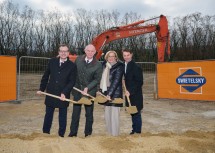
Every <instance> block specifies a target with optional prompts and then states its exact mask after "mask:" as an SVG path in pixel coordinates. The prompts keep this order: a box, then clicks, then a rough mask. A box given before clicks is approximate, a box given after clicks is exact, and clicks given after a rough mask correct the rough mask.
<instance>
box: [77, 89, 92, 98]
mask: <svg viewBox="0 0 215 153" xmlns="http://www.w3.org/2000/svg"><path fill="white" fill-rule="evenodd" d="M73 89H75V90H76V91H78V92H80V93H82V92H83V91H82V90H80V89H78V88H76V87H73ZM86 95H87V96H88V97H90V98H92V99H95V97H93V96H91V95H90V94H88V93H87V94H86Z"/></svg>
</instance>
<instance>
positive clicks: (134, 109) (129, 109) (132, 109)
mask: <svg viewBox="0 0 215 153" xmlns="http://www.w3.org/2000/svg"><path fill="white" fill-rule="evenodd" d="M123 86H124V88H125V91H127V89H126V86H125V82H124V81H123ZM125 96H126V98H127V100H128V107H126V111H127V112H128V113H129V114H135V113H137V112H138V111H137V107H136V106H131V101H130V98H129V96H127V95H125Z"/></svg>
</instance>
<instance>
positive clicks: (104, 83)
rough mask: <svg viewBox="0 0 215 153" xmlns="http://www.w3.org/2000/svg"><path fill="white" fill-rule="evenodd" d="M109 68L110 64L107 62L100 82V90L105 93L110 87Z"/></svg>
mask: <svg viewBox="0 0 215 153" xmlns="http://www.w3.org/2000/svg"><path fill="white" fill-rule="evenodd" d="M111 67H112V66H111V64H110V63H108V62H107V63H106V67H105V69H104V71H103V73H102V78H101V82H100V89H102V92H105V91H107V87H109V86H110V80H109V75H110V69H111Z"/></svg>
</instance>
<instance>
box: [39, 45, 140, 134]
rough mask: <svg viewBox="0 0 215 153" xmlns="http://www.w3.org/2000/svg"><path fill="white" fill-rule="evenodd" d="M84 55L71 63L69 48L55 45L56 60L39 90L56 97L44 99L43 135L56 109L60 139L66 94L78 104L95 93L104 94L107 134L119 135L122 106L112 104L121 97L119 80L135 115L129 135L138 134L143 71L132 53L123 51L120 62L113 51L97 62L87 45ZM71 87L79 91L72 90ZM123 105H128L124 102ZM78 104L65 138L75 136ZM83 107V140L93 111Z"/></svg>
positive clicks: (50, 63) (43, 78) (89, 130)
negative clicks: (134, 108) (57, 48)
mask: <svg viewBox="0 0 215 153" xmlns="http://www.w3.org/2000/svg"><path fill="white" fill-rule="evenodd" d="M84 51H85V54H84V55H82V56H78V57H77V59H76V60H75V62H74V63H73V62H72V61H70V60H69V58H68V56H69V47H68V46H67V45H65V44H62V45H60V46H59V51H58V54H59V55H58V57H57V58H52V59H51V60H50V61H49V63H48V66H47V69H46V71H45V72H44V74H43V76H42V79H41V84H40V88H39V91H37V94H41V92H43V91H45V90H46V92H47V93H50V94H53V95H57V96H59V97H60V98H59V99H57V98H53V97H50V96H46V98H45V105H46V112H45V117H44V122H43V133H47V134H50V130H51V126H52V121H53V115H54V111H55V108H58V109H59V116H58V118H59V130H58V135H59V136H61V137H64V135H65V131H66V125H67V108H68V106H69V102H66V101H65V98H67V99H69V98H70V92H71V91H72V94H73V96H74V101H79V100H80V99H81V98H82V97H83V96H86V95H88V94H89V95H91V96H94V97H95V96H96V93H97V92H98V91H99V92H101V93H102V94H104V95H106V97H107V101H106V102H105V103H101V104H102V105H104V107H105V109H104V111H105V112H104V114H105V115H104V117H105V123H106V129H107V132H108V134H110V135H112V136H118V135H119V134H120V107H123V104H115V103H112V100H113V99H114V98H123V86H122V80H124V82H125V86H126V91H125V95H126V97H127V96H128V97H129V98H130V101H131V105H132V106H136V107H137V113H135V114H131V118H132V130H131V132H130V134H135V133H137V134H138V133H141V128H142V117H141V111H142V109H143V95H142V85H143V72H142V69H141V68H140V67H138V66H137V64H136V63H135V62H134V61H133V60H132V56H133V53H132V51H131V50H129V49H123V50H122V54H123V59H124V62H121V61H120V60H119V58H118V55H117V53H116V52H115V51H112V50H111V51H108V52H107V53H106V54H105V61H104V62H103V63H101V62H99V61H98V60H97V59H96V58H95V56H94V55H95V54H96V49H95V47H94V46H93V45H92V44H89V45H87V46H86V47H85V49H84ZM73 87H76V88H78V89H80V90H81V91H82V92H81V93H80V92H78V91H76V90H72V89H73ZM125 101H126V106H128V101H127V99H126V100H125ZM81 108H82V105H81V104H73V111H72V120H71V125H70V133H69V135H68V136H69V137H76V136H77V134H78V127H79V120H80V114H81ZM84 108H85V117H86V123H85V130H84V134H85V137H87V136H90V135H91V134H92V131H93V128H92V127H93V121H94V118H93V109H94V102H92V104H91V105H84Z"/></svg>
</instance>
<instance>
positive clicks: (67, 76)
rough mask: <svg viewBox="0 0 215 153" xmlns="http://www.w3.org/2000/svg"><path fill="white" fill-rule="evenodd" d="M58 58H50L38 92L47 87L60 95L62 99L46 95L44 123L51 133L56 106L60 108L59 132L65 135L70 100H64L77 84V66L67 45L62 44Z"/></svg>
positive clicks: (44, 128)
mask: <svg viewBox="0 0 215 153" xmlns="http://www.w3.org/2000/svg"><path fill="white" fill-rule="evenodd" d="M58 53H59V56H58V58H52V59H50V61H49V63H48V67H47V69H46V71H45V73H44V74H43V77H42V80H41V84H40V89H39V91H37V94H41V91H44V90H45V89H46V92H47V93H50V94H53V95H57V96H60V97H61V98H60V99H57V98H53V97H50V96H46V99H45V105H46V114H45V118H44V123H43V133H48V134H50V130H51V125H52V120H53V115H54V110H55V108H59V130H58V134H59V136H61V137H64V134H65V131H66V124H67V108H68V106H69V102H66V101H64V99H65V98H68V99H69V98H70V92H71V90H72V88H73V86H74V85H75V80H76V74H77V67H76V65H75V64H74V63H73V62H71V61H70V60H69V58H68V56H69V48H68V46H67V45H64V44H63V45H60V47H59V51H58Z"/></svg>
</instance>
